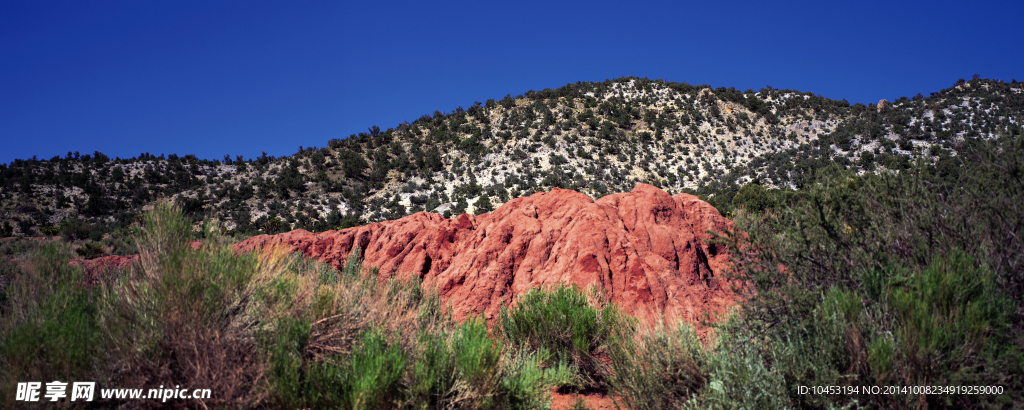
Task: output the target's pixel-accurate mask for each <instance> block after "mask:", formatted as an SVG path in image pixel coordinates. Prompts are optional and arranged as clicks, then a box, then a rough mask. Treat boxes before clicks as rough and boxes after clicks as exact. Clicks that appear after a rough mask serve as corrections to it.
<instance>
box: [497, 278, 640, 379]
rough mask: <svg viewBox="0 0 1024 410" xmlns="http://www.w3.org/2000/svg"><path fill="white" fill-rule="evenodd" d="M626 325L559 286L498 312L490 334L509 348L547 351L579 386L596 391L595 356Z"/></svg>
mask: <svg viewBox="0 0 1024 410" xmlns="http://www.w3.org/2000/svg"><path fill="white" fill-rule="evenodd" d="M593 296H594V297H595V298H596V297H597V295H596V294H595V295H593ZM632 325H633V323H632V321H631V320H630V319H627V318H626V317H625V316H624V315H623V314H622V313H621V312H620V311H619V310H618V309H617V308H616V307H615V306H614V305H612V304H609V305H607V306H605V307H604V308H603V309H602V310H600V311H599V310H598V309H597V308H595V307H594V306H593V305H591V303H590V302H589V301H588V300H587V296H586V295H585V294H584V293H583V292H582V291H581V290H580V289H579V288H577V287H575V286H572V287H567V286H559V287H555V288H552V289H550V290H541V289H538V288H534V289H531V290H530V291H528V292H526V293H525V294H523V295H522V296H520V299H519V301H518V302H517V304H516V306H515V307H514V308H513V309H511V310H509V309H506V308H504V307H502V310H501V313H500V314H499V316H498V320H497V323H496V328H497V332H496V333H498V334H500V337H501V338H502V339H503V340H504V341H506V342H507V343H509V344H510V345H511V346H512V347H514V348H529V349H533V350H540V349H545V350H547V351H549V352H550V353H551V356H552V360H553V361H554V363H566V364H569V365H571V366H572V367H573V368H575V369H577V370H578V371H579V372H580V374H581V376H582V377H583V378H584V382H585V383H584V384H585V385H587V386H597V385H598V384H599V382H600V380H601V379H602V376H601V375H602V370H601V369H602V367H603V365H602V363H601V362H600V361H599V360H598V359H597V357H596V355H597V354H599V353H607V349H608V344H609V341H610V339H611V338H612V337H613V336H614V335H615V334H618V333H621V332H624V331H625V330H624V329H625V328H628V327H631V326H632Z"/></svg>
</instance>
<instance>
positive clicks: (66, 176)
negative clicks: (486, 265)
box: [0, 78, 1024, 239]
mask: <svg viewBox="0 0 1024 410" xmlns="http://www.w3.org/2000/svg"><path fill="white" fill-rule="evenodd" d="M1022 92H1024V83H1016V82H1014V83H1005V82H1000V81H995V80H984V79H974V80H971V81H963V80H961V81H958V82H957V84H956V85H954V86H953V87H951V88H949V89H945V90H941V91H939V92H935V93H931V95H930V96H929V97H923V96H921V95H920V94H919V95H918V96H915V97H913V98H906V97H903V98H899V99H897V100H895V101H893V102H892V103H889V102H886V101H884V100H883V101H882V102H880V103H879V104H878V105H874V104H872V105H869V106H864V105H862V104H854V105H853V106H850V105H849V104H848V103H846V102H845V101H837V100H831V99H827V98H824V97H821V96H818V95H814V94H813V93H806V92H798V91H792V90H775V89H771V88H765V89H762V90H760V91H756V92H755V91H753V90H747V91H739V90H735V89H732V88H728V89H726V88H717V89H712V88H710V87H707V86H692V85H689V84H685V83H665V82H662V81H652V80H648V79H639V78H621V79H616V80H609V81H605V82H602V83H577V84H569V85H566V86H564V87H561V88H559V89H556V90H544V91H540V92H534V91H529V92H527V93H525V94H524V95H521V96H516V97H515V98H513V97H511V96H506V97H505V98H503V99H500V100H488V101H487V102H486V103H479V102H478V103H475V104H473V105H471V106H470V107H469V108H462V107H459V108H456V109H455V110H454V111H453V112H450V113H442V112H440V111H435V112H434V114H433V115H424V116H423V117H421V118H420V119H418V120H416V121H414V122H413V123H411V124H410V123H403V124H399V125H397V126H395V127H393V128H388V129H386V130H381V129H380V128H379V127H377V126H373V127H371V128H370V129H369V130H368V132H366V133H360V134H359V135H353V136H352V137H350V138H347V139H344V140H340V139H336V140H331V141H330V142H329V143H328V144H327V145H328V146H327V147H325V148H316V147H309V148H306V147H299V148H300V149H299V151H298V152H297V153H296V154H294V155H291V156H288V157H282V158H274V157H271V156H267V155H266V154H265V153H264V155H263V156H261V157H259V158H251V159H244V158H241V157H235V158H231V157H230V156H225V158H224V159H222V160H218V161H210V160H202V159H198V158H196V157H195V156H191V155H186V156H183V157H179V156H177V155H173V154H172V155H168V156H164V155H163V154H161V155H160V156H154V155H151V154H148V153H143V154H141V155H140V156H138V157H134V158H130V159H113V160H112V159H110V158H108V157H107V156H106V155H103V154H101V153H98V152H95V153H93V154H92V155H80V154H79V153H68V155H66V156H65V157H54V158H52V159H49V160H39V159H36V158H33V159H28V160H16V161H14V162H13V163H11V164H6V165H0V234H3V235H36V234H40V233H42V234H51V235H52V234H56V233H58V232H63V233H65V234H66V235H67V236H69V237H79V238H80V237H86V236H92V237H93V238H94V239H98V237H99V235H100V233H103V232H111V231H115V230H117V229H118V228H121V227H126V226H128V225H130V224H131V223H132V222H133V221H134V220H135V218H136V215H138V214H139V213H140V212H141V211H142V210H143V209H145V208H147V207H148V206H150V205H151V204H152V203H153V201H155V200H157V199H158V198H170V199H173V200H174V201H176V202H178V203H180V204H181V205H182V206H183V207H184V209H185V210H186V212H187V213H189V214H191V215H193V216H194V217H195V219H196V220H197V221H198V220H200V219H201V218H203V217H209V216H214V217H216V218H218V219H219V220H221V221H222V222H224V226H225V227H227V228H229V229H232V230H234V231H236V232H248V233H276V232H283V231H286V230H290V229H298V228H305V229H310V230H315V231H322V230H326V229H329V228H339V227H350V226H355V225H359V224H362V223H365V222H374V221H381V220H386V219H397V218H399V217H402V216H405V215H408V214H411V213H414V212H417V211H421V210H435V211H437V212H439V213H444V212H446V211H447V212H448V214H450V215H458V214H460V213H462V212H469V213H473V214H478V213H481V212H484V211H488V210H490V209H493V208H494V207H496V206H498V205H500V204H502V203H505V202H507V201H509V200H511V199H514V198H518V197H521V196H526V195H529V194H531V193H533V192H538V191H547V190H550V189H551V188H554V187H560V188H566V189H573V190H577V191H580V192H583V193H585V194H587V195H589V196H592V197H595V198H597V197H602V196H604V195H606V194H608V193H614V192H625V191H627V190H629V189H631V188H632V187H633V186H634V185H636V184H637V183H650V184H653V185H655V186H658V187H661V188H663V189H665V190H668V191H670V192H690V193H695V194H699V195H703V196H704V197H705V198H708V197H710V201H711V202H712V203H713V204H714V205H715V206H716V207H718V208H719V209H720V210H722V211H723V212H727V211H728V209H729V206H730V202H731V198H732V195H734V194H735V192H736V191H737V190H738V189H739V187H740V186H742V185H744V184H747V183H750V182H758V183H760V184H762V185H766V186H768V187H776V188H785V189H799V188H800V187H802V186H804V184H806V183H807V182H808V181H809V179H810V178H813V176H814V175H815V173H816V172H817V170H818V169H821V168H822V167H825V166H828V165H830V164H837V165H839V166H843V167H848V168H853V169H856V170H858V171H871V172H881V171H882V170H900V169H905V168H907V167H909V166H910V163H911V162H912V161H914V160H918V159H921V160H925V161H929V162H931V163H933V164H935V166H936V167H940V168H942V167H945V168H948V169H949V172H955V169H953V168H955V167H954V166H953V165H952V164H953V162H952V159H953V158H955V157H956V155H957V150H958V148H959V147H962V146H963V144H970V143H971V141H973V140H976V139H979V138H984V139H988V138H993V137H995V136H998V135H1004V134H1020V133H1021V132H1022V128H1021V124H1022V123H1024V94H1022ZM480 201H483V202H480Z"/></svg>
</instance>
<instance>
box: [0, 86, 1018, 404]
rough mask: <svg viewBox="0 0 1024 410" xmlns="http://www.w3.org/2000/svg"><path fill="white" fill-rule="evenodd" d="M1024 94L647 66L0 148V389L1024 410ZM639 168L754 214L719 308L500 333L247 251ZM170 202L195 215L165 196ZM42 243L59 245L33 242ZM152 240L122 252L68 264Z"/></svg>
mask: <svg viewBox="0 0 1024 410" xmlns="http://www.w3.org/2000/svg"><path fill="white" fill-rule="evenodd" d="M1022 89H1024V86H1022V85H1020V83H1016V82H1012V83H1004V82H1000V81H995V80H982V79H973V80H971V81H960V82H957V84H956V85H954V86H953V87H952V88H950V89H947V90H942V91H940V92H937V93H933V94H932V95H931V96H929V97H924V96H920V95H919V96H916V97H913V98H900V99H897V100H895V101H894V102H893V103H891V104H890V103H884V104H879V105H877V106H876V105H869V106H864V105H862V104H854V105H853V106H850V105H849V104H847V103H845V102H844V101H835V100H828V99H825V98H822V97H820V96H815V95H813V94H809V93H800V92H796V91H791V90H775V89H772V88H770V87H768V88H765V89H762V90H760V91H758V92H754V91H752V90H748V91H746V92H740V91H738V90H733V89H724V88H719V89H712V88H710V87H707V86H690V85H687V84H679V83H665V82H661V81H650V80H646V79H636V78H627V79H619V80H612V81H607V82H604V83H578V84H570V85H567V86H565V87H562V88H559V89H557V90H544V91H541V92H528V93H525V94H524V95H522V96H517V97H515V98H513V97H512V96H506V98H504V99H501V100H498V101H495V100H489V101H487V102H486V103H483V104H474V105H473V106H471V107H470V108H468V109H462V108H459V109H456V110H455V111H454V112H452V113H441V112H435V113H434V115H426V116H424V117H422V118H420V119H418V120H417V121H415V122H413V123H411V124H401V125H400V126H398V127H397V128H394V129H386V130H381V129H380V128H379V127H376V126H375V127H372V128H370V129H369V130H368V132H367V133H362V134H360V135H356V136H353V137H351V138H348V139H346V140H332V141H331V142H329V144H328V147H327V148H302V147H300V149H299V152H298V153H296V154H295V155H293V156H290V157H285V158H274V157H270V156H267V155H266V154H264V155H263V156H262V157H260V158H255V159H248V160H246V159H243V158H240V157H236V158H231V157H226V158H225V159H224V160H223V161H206V160H200V159H197V158H195V157H193V156H185V157H178V156H176V155H171V156H167V157H164V156H162V155H161V156H160V157H156V156H152V155H150V154H143V155H140V156H139V157H137V158H132V159H128V160H122V159H110V158H107V157H106V156H104V155H102V154H101V153H94V154H93V155H78V154H70V153H69V155H67V156H66V157H64V158H59V157H56V158H53V159H51V160H37V159H32V160H18V161H15V162H14V163H12V164H9V165H8V166H0V195H2V201H0V207H3V209H4V210H5V212H8V213H7V214H6V215H12V216H9V217H5V218H7V219H4V221H3V223H2V224H0V233H2V234H3V236H22V238H15V239H11V240H8V239H5V240H4V241H3V242H0V395H4V397H11V396H13V395H14V393H13V389H14V388H15V383H16V382H17V381H25V380H43V379H44V378H46V379H52V378H57V379H58V380H95V381H97V382H99V384H100V385H101V386H119V387H143V388H150V387H154V386H157V385H161V384H164V385H170V384H180V385H183V386H202V387H204V388H207V387H208V388H211V389H213V391H214V392H216V393H215V394H216V397H214V398H213V399H212V400H210V401H207V402H204V403H202V406H209V405H213V406H215V407H237V408H324V407H327V408H332V407H334V408H338V407H340V408H349V409H356V408H416V409H424V408H499V409H503V408H545V407H548V406H549V404H550V403H549V402H550V393H551V391H552V390H553V389H556V388H558V389H561V390H563V391H581V390H586V391H601V392H606V393H608V394H609V396H610V397H612V398H614V399H615V400H616V401H617V402H618V403H619V404H621V405H623V406H625V407H628V408H634V409H639V408H679V409H691V408H693V409H696V408H716V409H719V408H720V409H726V408H730V409H731V408H886V409H888V408H893V409H895V408H909V407H914V408H925V407H927V408H1014V407H1022V406H1024V402H1022V401H1021V399H1020V398H1019V397H1018V396H1019V394H1018V392H1020V391H1024V356H1022V354H1021V352H1022V347H1024V278H1022V276H1021V275H1020V272H1022V271H1024V241H1022V238H1024V182H1022V181H1024V137H1022V129H1021V127H1020V124H1022V121H1024V118H1022V113H1024V111H1022V109H1021V108H1022V107H1024V97H1022V96H1024V92H1022V91H1021V90H1022ZM442 146H443V147H455V149H453V150H447V149H446V150H441V149H439V148H438V147H442ZM441 152H444V154H441ZM485 158H486V159H485ZM399 181H400V182H401V183H400V184H398V183H394V182H399ZM637 182H650V183H654V184H657V185H658V186H661V187H663V188H666V189H669V190H672V191H673V192H680V191H686V192H691V193H695V194H698V195H701V196H702V197H703V198H705V199H706V200H708V201H709V202H710V203H712V204H713V205H714V206H715V207H717V208H718V209H719V210H720V211H721V212H722V213H723V214H724V215H727V216H729V217H730V218H733V219H734V220H735V222H736V226H735V227H736V231H735V232H726V233H724V234H723V235H721V236H720V237H719V238H718V239H717V242H718V243H719V244H720V245H722V246H727V247H728V248H729V252H730V255H731V258H732V259H731V262H732V271H731V273H730V275H731V279H732V280H733V282H734V285H735V286H736V287H737V288H736V290H737V291H738V292H740V293H741V294H742V295H743V301H742V302H741V304H740V305H739V306H737V307H736V309H735V310H734V311H733V312H731V314H730V315H729V316H728V317H727V318H726V319H725V320H723V321H721V322H718V323H702V324H697V325H696V326H697V327H695V325H694V324H687V323H660V324H653V325H641V324H638V323H636V322H635V321H634V320H633V319H631V318H628V317H626V316H625V315H623V314H622V313H621V312H620V311H619V310H618V309H617V308H616V307H615V306H613V305H610V304H608V303H605V302H604V301H603V300H602V297H601V295H599V294H594V293H588V292H584V291H583V290H580V289H578V288H574V287H554V288H550V289H535V290H532V291H530V292H528V293H526V294H524V295H523V296H522V297H521V298H520V299H519V300H516V301H515V304H514V305H513V306H510V307H507V308H505V309H503V310H502V311H501V313H500V315H499V316H498V317H497V318H496V319H495V320H494V322H493V323H490V325H491V328H490V329H488V324H486V323H484V321H483V319H482V318H479V317H470V318H468V319H466V320H464V321H462V322H461V323H459V322H456V321H454V320H453V319H452V317H451V313H450V311H449V309H448V307H447V306H445V305H444V304H443V303H442V302H441V299H440V297H439V296H438V295H437V294H436V293H433V292H431V291H429V290H424V289H422V287H421V284H420V283H419V282H417V280H416V279H415V277H413V278H411V279H408V280H401V279H392V280H388V281H384V282H380V281H378V280H377V275H375V270H373V269H369V270H367V269H364V267H363V266H362V264H361V263H360V254H359V251H358V250H356V251H354V252H353V253H352V255H351V257H350V259H349V261H348V263H347V264H346V265H345V266H344V268H343V269H341V270H340V271H336V270H334V269H332V268H331V267H330V266H328V265H324V264H320V263H317V262H315V261H310V260H304V259H302V258H301V257H299V256H296V255H288V254H285V253H284V251H283V250H280V251H278V252H276V253H274V252H272V253H269V254H262V255H255V254H253V255H237V254H235V253H234V252H233V251H231V249H230V247H229V245H230V244H231V243H232V242H234V241H237V240H238V239H239V238H241V237H245V236H246V235H250V234H254V233H258V232H264V233H274V232H281V231H284V230H287V229H292V228H300V227H305V228H307V229H314V230H323V229H336V228H344V227H350V226H355V225H357V224H360V223H362V222H363V221H367V220H377V219H380V218H385V217H386V218H396V217H400V216H402V215H405V214H407V213H410V212H416V211H420V210H432V209H436V208H437V207H439V206H442V207H443V206H445V205H447V209H449V211H447V212H446V216H457V215H458V214H459V213H461V212H463V211H465V210H467V209H470V207H471V206H472V209H475V210H476V212H477V213H480V212H487V211H491V210H493V209H494V208H495V207H497V206H500V204H501V203H503V202H506V201H508V200H511V199H512V198H515V197H518V196H521V195H527V194H529V193H532V192H536V191H538V190H544V189H549V188H551V187H554V186H559V187H565V188H575V189H580V190H583V191H584V192H588V193H590V194H591V195H594V196H599V195H604V194H606V193H609V192H616V191H623V190H627V189H630V188H631V187H632V184H635V183H637ZM161 195H165V196H170V197H173V198H174V203H175V204H176V205H174V206H171V205H168V204H166V203H161V204H158V205H157V206H155V207H154V209H153V210H152V211H149V212H146V213H142V212H141V209H142V207H143V206H146V205H148V204H153V203H154V202H153V201H154V200H155V198H157V197H158V196H161ZM12 211H13V212H12ZM214 227H218V228H214ZM37 234H38V235H46V236H50V237H59V239H62V240H63V241H60V240H59V239H58V238H50V239H48V240H40V241H35V240H32V238H25V237H26V236H29V235H37ZM39 239H42V238H39ZM196 239H198V240H202V241H203V242H204V246H202V247H201V248H199V249H196V250H193V249H191V247H190V246H188V245H189V241H190V240H196ZM135 253H138V254H141V255H142V257H141V262H139V263H138V264H136V265H133V266H132V267H130V268H128V269H126V270H124V271H118V272H103V273H97V272H89V273H88V275H87V274H86V273H85V272H83V271H82V270H81V269H80V268H77V267H74V266H73V265H69V263H68V260H69V259H71V258H75V257H94V256H98V255H108V254H114V255H125V254H135ZM413 276H415V275H413ZM44 372H45V373H44ZM801 386H840V387H841V388H843V389H844V390H842V393H841V394H840V393H836V394H833V393H829V394H806V393H804V392H802V391H801V389H800V387H801ZM874 386H879V387H882V388H885V386H890V387H895V388H896V390H895V392H894V393H893V394H876V393H874V392H870V391H868V390H865V389H870V388H872V387H874ZM913 386H945V387H947V388H948V387H949V386H952V387H956V388H959V387H961V386H998V387H1000V388H1001V393H994V394H964V393H963V392H961V391H959V390H957V391H954V392H953V393H944V394H936V393H931V394H928V393H924V394H922V393H921V391H919V390H914V389H913V388H911V389H904V387H913ZM67 404H68V405H69V406H70V405H71V404H72V403H67ZM94 404H96V405H98V406H105V405H109V403H94ZM577 404H578V405H582V404H581V403H577ZM184 405H187V406H191V405H197V406H199V405H198V404H188V403H186V404H184ZM0 406H12V404H8V402H0ZM578 407H579V406H578Z"/></svg>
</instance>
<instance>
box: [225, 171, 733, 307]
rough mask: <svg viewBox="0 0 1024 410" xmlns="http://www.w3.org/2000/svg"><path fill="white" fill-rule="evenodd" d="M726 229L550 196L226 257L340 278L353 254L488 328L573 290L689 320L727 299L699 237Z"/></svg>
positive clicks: (637, 204) (676, 204)
mask: <svg viewBox="0 0 1024 410" xmlns="http://www.w3.org/2000/svg"><path fill="white" fill-rule="evenodd" d="M731 225H732V222H731V221H729V220H728V219H725V218H724V217H722V216H721V215H720V214H719V213H718V211H716V210H715V208H714V207H712V206H711V205H709V204H707V203H705V202H703V201H700V200H699V199H697V197H695V196H692V195H687V194H678V195H675V196H671V195H669V194H668V193H666V192H665V191H662V190H660V189H658V188H656V187H654V186H651V185H646V184H639V185H637V186H636V188H634V189H633V191H632V192H629V193H622V194H614V195H609V196H605V197H603V198H601V199H599V200H597V201H594V200H593V199H591V198H590V197H588V196H586V195H584V194H581V193H579V192H575V191H570V190H564V189H557V188H556V189H554V190H552V191H551V192H542V193H537V194H534V195H532V196H529V197H523V198H518V199H514V200H512V201H509V202H508V203H506V204H504V205H503V206H501V207H499V208H498V209H497V210H495V211H494V212H491V213H488V214H482V215H478V216H475V217H474V216H470V215H468V214H462V215H460V216H458V217H457V218H452V219H445V218H444V217H442V216H441V215H438V214H431V213H425V212H420V213H417V214H413V215H410V216H407V217H404V218H401V219H398V220H394V221H385V222H381V223H374V224H370V225H366V226H360V227H355V228H349V229H345V230H341V231H328V232H323V233H317V234H313V233H310V232H308V231H305V230H295V231H291V232H288V233H284V234H279V235H260V236H256V237H253V238H251V239H249V240H246V241H244V242H241V243H239V244H237V245H235V247H236V249H237V250H240V251H254V250H267V249H270V248H273V247H275V246H281V245H284V246H291V247H292V248H293V249H294V250H299V251H302V252H303V253H304V254H305V255H307V256H311V257H314V258H317V259H318V260H320V261H324V262H328V263H331V264H332V265H333V266H335V267H336V268H340V267H341V266H342V265H343V264H344V263H345V260H346V258H347V257H348V255H349V253H350V252H351V251H352V249H354V248H355V247H357V246H358V247H360V248H362V249H363V250H364V255H363V256H364V266H366V267H371V266H377V267H380V275H381V278H382V279H384V278H388V277H392V276H394V275H399V277H403V276H404V275H418V276H419V277H421V278H422V279H423V286H424V287H434V286H436V287H437V288H438V289H439V290H440V293H441V296H442V297H443V298H444V299H445V300H447V301H449V302H450V303H451V304H452V308H453V310H454V312H455V315H456V317H457V318H458V319H462V318H465V317H466V316H468V315H471V314H477V313H482V314H483V315H484V316H485V317H486V318H488V319H491V318H494V317H495V316H496V314H497V313H498V312H499V310H500V308H501V306H502V305H503V304H508V303H510V302H512V301H513V300H515V298H516V297H517V296H518V295H520V294H522V293H524V292H526V291H527V290H528V289H530V288H533V287H536V286H544V285H553V284H557V283H573V284H577V285H580V286H581V287H584V288H587V287H591V286H593V287H596V288H597V289H598V290H601V291H604V292H606V294H607V295H608V296H610V298H611V300H612V301H614V302H615V303H616V304H618V305H619V306H621V307H622V308H623V309H624V310H625V311H626V312H628V313H630V314H633V315H635V316H638V317H646V318H653V317H656V316H657V315H658V314H659V313H660V312H665V315H666V317H668V318H683V319H686V320H695V319H697V318H699V317H700V315H701V314H702V313H703V312H715V313H719V312H722V311H723V310H724V309H725V308H726V307H728V306H730V305H731V304H732V303H733V302H734V300H735V295H734V294H733V293H732V292H731V291H730V289H729V284H728V283H727V281H726V280H725V279H724V275H723V273H724V269H725V263H726V260H727V258H728V255H726V254H725V253H724V252H722V251H720V250H717V249H716V248H715V247H714V246H712V245H709V244H708V243H707V241H706V240H707V239H709V235H708V234H707V233H706V232H705V231H707V230H714V231H721V230H722V229H724V228H726V227H731Z"/></svg>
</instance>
